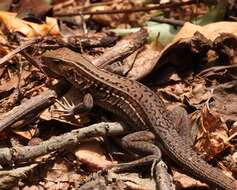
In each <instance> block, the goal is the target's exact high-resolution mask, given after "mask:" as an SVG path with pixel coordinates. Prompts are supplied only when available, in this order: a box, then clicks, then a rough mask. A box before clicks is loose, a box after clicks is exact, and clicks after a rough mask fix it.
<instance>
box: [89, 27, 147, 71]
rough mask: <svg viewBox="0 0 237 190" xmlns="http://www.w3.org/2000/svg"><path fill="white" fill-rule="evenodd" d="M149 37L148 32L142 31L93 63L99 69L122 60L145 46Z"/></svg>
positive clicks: (122, 41)
mask: <svg viewBox="0 0 237 190" xmlns="http://www.w3.org/2000/svg"><path fill="white" fill-rule="evenodd" d="M147 36H148V33H147V31H146V30H145V29H141V30H140V31H138V32H135V33H133V34H131V35H129V36H128V37H125V38H123V39H122V40H120V41H119V42H118V43H117V44H116V45H115V46H113V47H111V48H109V49H107V50H106V51H105V52H104V54H103V55H101V56H99V57H98V58H95V59H94V60H93V61H92V62H93V64H95V65H97V66H98V67H102V68H103V67H104V66H105V65H108V64H110V63H113V62H115V61H117V60H121V59H123V58H125V57H127V56H129V55H131V54H132V53H133V52H134V51H136V50H137V49H138V48H140V47H141V46H143V45H144V44H145V42H146V40H147Z"/></svg>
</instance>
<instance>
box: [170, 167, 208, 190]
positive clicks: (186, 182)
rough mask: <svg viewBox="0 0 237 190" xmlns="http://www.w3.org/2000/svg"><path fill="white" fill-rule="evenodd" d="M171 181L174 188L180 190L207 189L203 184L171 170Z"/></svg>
mask: <svg viewBox="0 0 237 190" xmlns="http://www.w3.org/2000/svg"><path fill="white" fill-rule="evenodd" d="M173 179H174V182H175V184H176V186H178V187H181V188H182V189H186V188H195V187H196V188H201V187H207V185H206V184H205V183H202V182H200V181H198V180H196V179H194V178H191V177H189V176H187V175H186V174H183V173H180V172H178V171H176V170H173Z"/></svg>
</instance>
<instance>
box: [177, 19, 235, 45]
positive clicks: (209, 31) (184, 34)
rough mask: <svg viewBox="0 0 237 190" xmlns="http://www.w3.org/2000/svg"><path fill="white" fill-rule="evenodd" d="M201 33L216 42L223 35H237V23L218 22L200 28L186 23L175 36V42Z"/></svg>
mask: <svg viewBox="0 0 237 190" xmlns="http://www.w3.org/2000/svg"><path fill="white" fill-rule="evenodd" d="M197 31H198V32H200V33H201V34H202V35H204V36H205V38H207V39H209V40H212V41H213V40H215V39H216V38H217V37H218V36H219V35H220V34H221V33H226V32H228V33H231V34H234V35H237V22H216V23H211V24H207V25H205V26H199V25H195V24H191V23H189V22H187V23H185V24H184V26H183V27H182V28H181V29H180V31H179V32H178V34H177V35H176V36H175V38H174V40H173V41H177V40H179V39H183V38H190V37H192V36H193V35H194V33H195V32H197Z"/></svg>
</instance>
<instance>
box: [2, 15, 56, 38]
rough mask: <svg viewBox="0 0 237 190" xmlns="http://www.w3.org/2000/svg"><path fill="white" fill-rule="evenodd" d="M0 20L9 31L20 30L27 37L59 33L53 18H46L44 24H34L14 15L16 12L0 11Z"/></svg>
mask: <svg viewBox="0 0 237 190" xmlns="http://www.w3.org/2000/svg"><path fill="white" fill-rule="evenodd" d="M0 21H1V22H2V23H3V24H4V25H5V27H6V28H7V29H8V30H9V31H10V32H20V33H22V34H24V35H26V36H27V37H36V36H46V35H59V28H58V24H57V20H56V19H55V18H46V23H45V24H36V23H33V22H28V21H24V20H22V19H19V18H17V17H16V13H11V12H5V11H0Z"/></svg>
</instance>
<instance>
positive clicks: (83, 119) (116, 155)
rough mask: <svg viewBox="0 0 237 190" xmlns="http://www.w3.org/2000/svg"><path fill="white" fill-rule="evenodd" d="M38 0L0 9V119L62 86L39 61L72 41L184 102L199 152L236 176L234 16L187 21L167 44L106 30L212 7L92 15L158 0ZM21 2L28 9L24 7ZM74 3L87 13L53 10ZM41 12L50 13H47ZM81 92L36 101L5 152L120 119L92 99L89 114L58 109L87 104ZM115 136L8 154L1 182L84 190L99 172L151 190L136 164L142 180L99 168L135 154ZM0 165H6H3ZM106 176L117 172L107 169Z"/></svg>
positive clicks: (182, 183)
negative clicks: (50, 1)
mask: <svg viewBox="0 0 237 190" xmlns="http://www.w3.org/2000/svg"><path fill="white" fill-rule="evenodd" d="M32 2H33V1H32ZM118 2H119V3H118ZM41 3H42V4H40V6H42V7H41V8H40V9H38V10H37V11H35V12H34V11H33V12H32V9H31V8H29V7H32V5H33V4H31V2H30V1H27V0H25V1H21V3H20V4H18V5H16V4H14V3H12V4H11V6H10V8H9V6H6V7H5V6H4V7H5V10H4V11H3V10H2V11H1V12H0V19H1V21H2V22H1V26H2V28H1V35H0V36H1V39H2V40H1V42H0V43H1V56H2V58H1V60H2V62H1V61H0V62H1V63H4V64H1V65H0V66H1V68H0V76H1V79H0V97H1V101H0V110H1V116H0V117H1V120H4V119H5V117H6V115H5V114H7V113H8V112H9V113H12V112H10V111H11V110H13V109H17V108H19V107H20V108H21V105H22V104H23V103H24V102H27V101H28V100H29V99H33V101H32V102H34V98H35V97H37V96H38V95H40V94H42V92H43V91H47V90H52V89H55V88H56V86H55V84H56V83H57V80H52V79H51V78H48V77H47V75H46V73H45V72H43V71H42V70H41V69H40V68H41V65H40V61H39V60H40V58H41V55H42V53H43V52H45V51H46V50H47V49H54V48H58V47H62V46H63V47H69V48H71V49H73V50H75V51H79V52H82V53H83V54H84V55H85V56H86V57H88V59H89V60H91V61H92V62H94V63H96V62H101V63H104V64H105V66H104V68H103V69H107V70H109V71H110V72H114V73H117V74H120V75H123V76H126V77H128V78H131V79H133V80H139V81H140V82H142V83H144V84H145V85H147V86H149V87H150V88H151V89H152V90H154V91H155V92H156V93H157V94H159V95H161V96H162V98H163V99H164V101H165V102H166V103H167V105H172V106H176V105H179V106H182V107H183V108H185V110H186V111H187V112H188V114H189V118H190V120H191V125H190V129H189V130H190V131H191V136H192V137H193V138H192V139H193V140H192V142H193V143H194V147H195V150H196V151H197V152H199V153H200V155H201V156H202V157H203V158H204V159H205V160H207V161H209V162H210V163H211V164H213V165H214V166H216V167H219V168H221V169H222V171H223V172H224V173H225V174H227V175H229V176H232V177H236V176H237V170H236V163H237V161H236V160H237V159H236V157H237V156H236V146H235V145H236V135H237V124H236V123H237V120H236V119H237V112H236V110H237V98H236V97H237V83H236V76H237V75H236V72H237V66H236V64H237V61H236V60H237V46H236V39H237V25H236V22H233V21H231V22H230V21H225V20H224V18H223V19H222V21H221V22H213V23H209V24H207V25H204V26H198V25H195V24H192V23H190V22H186V23H185V24H184V26H183V27H181V28H179V32H178V34H176V35H173V38H174V39H173V40H172V41H170V42H169V44H168V45H165V46H164V45H163V44H162V43H160V41H162V35H158V36H156V37H157V38H156V41H153V42H152V43H151V42H150V41H149V40H148V35H149V33H147V31H146V30H141V31H139V32H137V33H135V34H126V37H125V38H119V37H117V36H115V35H114V34H113V33H111V32H107V31H106V30H109V29H111V28H131V29H132V28H133V27H137V26H141V25H142V24H143V23H144V22H145V21H147V18H148V17H149V16H154V15H159V14H160V15H161V14H163V16H167V15H169V16H170V17H171V18H172V16H173V15H176V18H178V17H179V19H183V21H191V20H190V18H189V16H190V15H188V13H189V10H190V9H192V8H195V6H196V7H198V9H197V10H199V11H200V12H197V14H199V15H203V11H208V9H207V6H206V5H205V4H201V6H200V5H195V4H193V5H185V6H180V7H179V8H178V9H169V8H166V9H165V10H159V11H157V10H150V11H148V12H143V11H139V12H134V13H133V12H131V13H126V14H123V13H119V14H106V13H105V14H101V15H99V14H98V15H96V14H95V15H93V14H92V16H89V13H90V12H92V13H93V11H94V12H95V11H98V10H103V11H107V10H111V9H114V10H119V9H130V10H132V9H135V8H136V9H137V8H141V7H144V6H145V7H148V8H149V7H152V6H156V5H155V4H152V3H148V1H140V2H131V1H124V2H121V1H117V0H114V1H108V2H106V1H104V2H103V1H101V2H98V3H90V2H89V1H87V2H85V3H82V2H76V1H71V2H70V1H68V2H67V1H54V3H53V4H50V5H49V4H46V5H45V4H44V3H43V1H42V2H41ZM231 5H232V6H230V7H229V8H230V9H231V10H232V9H233V8H234V7H233V3H232V4H231ZM17 6H18V8H16V7H17ZM226 6H227V5H226ZM70 7H71V9H70ZM24 8H26V9H28V10H29V12H27V11H26V12H25V14H22V13H23V12H24V11H22V10H24ZM226 8H227V9H228V7H226ZM49 10H51V11H52V12H51V13H50V11H49ZM70 10H73V11H74V12H76V11H78V10H79V11H81V14H78V15H74V16H68V17H61V16H58V17H56V16H54V15H60V14H61V13H64V14H68V13H70ZM180 10H183V11H185V10H186V11H187V12H185V13H186V14H187V15H185V16H184V15H182V14H181V12H180ZM83 11H84V13H85V15H83ZM86 11H87V12H88V14H86ZM209 11H211V10H209ZM52 13H53V14H52ZM227 13H228V14H229V13H230V12H227ZM195 14H196V12H195ZM32 15H33V17H32ZM181 15H182V16H183V17H182V16H181ZM45 16H47V19H45V20H42V19H43V18H44V17H45ZM50 16H51V17H50ZM23 19H25V20H23ZM36 20H37V21H36ZM39 20H40V22H38V21H39ZM157 25H159V24H157ZM162 34H163V33H162ZM134 36H136V37H134ZM36 38H37V40H39V41H37V43H33V44H32V45H31V46H24V44H25V43H27V42H29V41H30V40H32V39H36ZM115 42H117V43H116V44H115ZM124 47H125V48H124ZM16 48H21V49H19V51H17V52H15V53H13V54H12V55H11V56H9V57H4V56H7V55H8V54H9V53H11V52H12V51H13V50H15V49H16ZM105 55H106V57H105ZM103 56H104V57H103ZM106 58H107V60H106ZM32 62H34V63H36V64H33V63H32ZM106 62H108V63H106ZM35 66H36V67H35ZM65 91H66V90H65ZM80 94H81V92H80V89H73V88H72V89H70V90H69V91H68V92H63V93H62V92H60V93H59V94H56V95H53V96H54V99H56V100H57V101H54V100H53V101H47V105H46V104H45V103H44V102H41V103H42V108H40V109H37V110H36V109H35V110H34V109H32V112H34V114H28V116H27V115H24V117H19V120H17V121H16V122H15V123H14V124H12V125H10V126H9V127H7V128H4V130H2V131H1V132H0V143H1V148H7V149H4V150H6V151H7V150H8V148H14V147H22V150H24V147H25V148H27V145H28V146H36V147H37V145H38V144H41V143H42V142H47V140H49V139H50V138H52V137H53V136H60V135H63V134H65V133H69V134H70V132H71V130H72V129H81V127H82V126H88V125H90V124H92V123H98V122H100V121H107V122H108V121H114V120H115V121H120V120H119V119H118V118H116V117H114V116H113V115H111V114H110V113H107V112H105V111H104V110H101V109H100V108H98V107H93V109H92V110H91V111H90V112H88V113H87V112H86V113H77V114H74V115H71V116H65V115H63V113H62V112H57V110H60V109H62V108H66V107H67V106H69V107H70V106H73V105H76V104H78V102H81V99H82V98H81V96H80ZM49 98H52V96H49ZM32 105H34V104H32ZM40 106H41V105H40ZM40 106H39V107H40ZM21 109H24V108H21ZM30 111H31V110H30ZM30 113H31V112H30ZM0 123H1V122H0ZM0 127H1V126H0ZM119 139H120V138H119V137H118V138H117V137H116V138H115V137H112V138H111V137H108V138H107V137H104V138H100V141H97V140H93V139H90V140H88V139H87V140H88V142H82V143H80V145H77V144H74V145H73V146H70V147H67V146H65V147H64V146H62V147H59V148H57V149H56V150H54V151H44V150H43V153H42V154H40V155H38V156H36V157H34V156H32V158H31V159H28V160H27V161H24V162H22V163H21V162H20V163H17V162H16V163H14V160H11V161H12V163H11V164H8V168H9V166H10V168H11V167H12V166H14V168H13V167H12V169H10V170H7V169H6V170H4V172H3V173H1V172H0V175H1V174H3V175H4V176H5V177H6V176H8V175H10V174H11V175H12V176H14V177H11V178H5V177H3V178H2V180H0V188H2V189H4V188H9V187H15V188H19V187H21V188H22V189H25V190H26V189H40V188H42V187H44V188H46V189H79V187H81V186H82V187H83V184H87V183H90V182H92V181H96V179H97V178H98V176H97V175H100V180H99V181H97V185H98V184H100V186H101V187H103V188H109V187H111V188H112V187H114V188H115V187H116V188H118V187H119V188H120V189H126V188H130V189H146V188H147V189H154V188H155V186H154V181H153V182H152V181H151V180H148V179H149V175H148V174H149V169H148V170H146V169H142V171H139V173H140V174H141V175H142V176H143V178H141V176H138V175H137V173H130V174H129V173H125V174H124V175H125V177H123V176H122V177H121V176H119V175H117V174H111V173H107V174H106V173H105V174H103V175H101V174H97V171H98V170H100V169H105V168H106V167H108V166H110V165H111V164H112V163H118V162H119V163H120V162H124V161H125V162H126V161H128V160H133V159H134V158H136V157H137V155H133V154H131V153H128V152H126V151H125V150H122V149H121V147H120V145H119V144H120V143H119ZM102 145H103V146H102ZM51 146H53V145H52V144H49V145H48V147H45V150H47V149H50V148H49V147H51ZM36 150H37V149H36ZM37 151H38V150H37ZM37 151H35V152H37ZM3 153H5V152H4V151H3ZM25 154H26V153H25ZM43 155H45V156H43ZM17 159H19V158H17ZM17 159H16V160H17ZM0 160H1V159H0ZM23 160H24V159H23ZM23 163H24V165H25V166H24V167H22V164H23ZM0 164H1V165H2V167H3V168H4V169H5V168H6V164H4V163H3V162H2V163H0ZM168 167H169V168H171V169H172V172H171V175H172V177H173V180H174V181H175V185H176V187H177V188H181V189H182V188H183V189H184V188H195V187H196V188H201V187H207V186H205V185H204V184H200V183H197V181H196V180H193V179H191V178H190V177H188V176H187V177H186V176H182V175H181V174H180V173H179V172H177V171H179V168H178V169H177V168H175V167H174V166H173V164H169V165H168ZM22 171H23V173H22ZM21 173H22V174H21ZM102 173H103V172H102ZM38 174H39V175H38ZM106 175H107V176H106ZM110 175H112V176H113V177H112V178H113V179H110V178H109V177H108V176H110ZM121 175H122V174H121ZM29 176H31V177H29ZM96 176H97V177H96ZM4 180H5V181H4ZM6 180H8V183H6ZM94 185H95V184H94ZM92 187H93V186H92ZM90 188H91V186H90V185H87V189H90Z"/></svg>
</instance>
